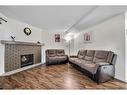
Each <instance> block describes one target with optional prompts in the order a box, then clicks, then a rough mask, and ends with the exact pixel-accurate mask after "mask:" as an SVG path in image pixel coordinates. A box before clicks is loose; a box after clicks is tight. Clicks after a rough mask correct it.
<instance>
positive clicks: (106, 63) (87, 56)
mask: <svg viewBox="0 0 127 95" xmlns="http://www.w3.org/2000/svg"><path fill="white" fill-rule="evenodd" d="M115 60H116V54H114V53H113V52H111V51H104V50H79V52H78V54H77V56H70V58H69V63H70V64H71V65H72V66H74V67H76V68H77V69H78V70H80V71H82V72H83V73H84V74H86V75H87V76H89V77H91V78H92V79H93V80H95V81H96V82H98V83H101V82H105V81H108V80H110V79H112V78H114V75H115Z"/></svg>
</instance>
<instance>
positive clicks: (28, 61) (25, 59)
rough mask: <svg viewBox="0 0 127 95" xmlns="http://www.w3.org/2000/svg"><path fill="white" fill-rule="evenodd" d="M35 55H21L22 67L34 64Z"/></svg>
mask: <svg viewBox="0 0 127 95" xmlns="http://www.w3.org/2000/svg"><path fill="white" fill-rule="evenodd" d="M33 56H34V55H33V54H26V55H21V67H25V66H29V65H32V64H33Z"/></svg>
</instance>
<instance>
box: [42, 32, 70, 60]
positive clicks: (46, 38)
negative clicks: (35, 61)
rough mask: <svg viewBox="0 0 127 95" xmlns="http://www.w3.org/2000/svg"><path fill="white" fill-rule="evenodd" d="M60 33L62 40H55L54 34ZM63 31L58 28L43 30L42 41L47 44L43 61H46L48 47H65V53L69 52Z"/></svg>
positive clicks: (44, 48) (43, 52) (44, 47)
mask: <svg viewBox="0 0 127 95" xmlns="http://www.w3.org/2000/svg"><path fill="white" fill-rule="evenodd" d="M55 34H60V37H61V41H60V42H55V39H54V35H55ZM63 35H64V33H63V31H62V30H57V31H43V32H42V42H43V43H45V46H43V49H42V54H43V58H42V61H43V62H45V50H46V49H64V50H65V53H66V54H68V49H67V47H66V45H65V41H63Z"/></svg>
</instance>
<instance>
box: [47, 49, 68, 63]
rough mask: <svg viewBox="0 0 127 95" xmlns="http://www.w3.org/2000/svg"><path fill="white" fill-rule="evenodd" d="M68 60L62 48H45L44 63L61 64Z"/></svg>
mask: <svg viewBox="0 0 127 95" xmlns="http://www.w3.org/2000/svg"><path fill="white" fill-rule="evenodd" d="M67 62H68V56H67V55H65V51H64V50H63V49H48V50H46V65H53V64H63V63H67Z"/></svg>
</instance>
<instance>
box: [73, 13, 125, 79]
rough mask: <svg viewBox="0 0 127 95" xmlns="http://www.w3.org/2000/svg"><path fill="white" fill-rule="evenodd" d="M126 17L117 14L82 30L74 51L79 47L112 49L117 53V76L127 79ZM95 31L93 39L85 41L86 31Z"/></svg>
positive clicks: (75, 42) (75, 41)
mask: <svg viewBox="0 0 127 95" xmlns="http://www.w3.org/2000/svg"><path fill="white" fill-rule="evenodd" d="M124 22H125V18H124V15H122V14H121V15H119V16H115V17H113V18H111V19H109V20H107V21H105V22H103V23H101V24H98V25H95V26H93V27H90V28H89V29H86V30H83V31H80V32H81V33H80V35H79V36H78V37H77V38H76V39H75V40H74V50H73V51H74V52H72V53H73V54H76V53H77V51H78V50H79V49H97V50H111V51H113V52H115V53H116V54H117V56H118V57H117V62H116V66H115V67H116V74H115V78H117V79H120V80H122V81H125V31H124V29H125V23H124ZM91 31H92V32H93V41H92V43H89V44H84V43H83V35H84V33H85V32H91Z"/></svg>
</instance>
